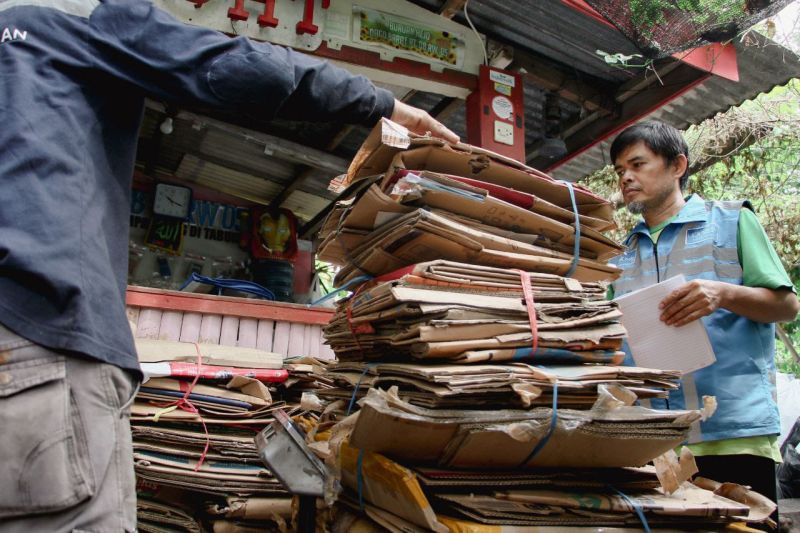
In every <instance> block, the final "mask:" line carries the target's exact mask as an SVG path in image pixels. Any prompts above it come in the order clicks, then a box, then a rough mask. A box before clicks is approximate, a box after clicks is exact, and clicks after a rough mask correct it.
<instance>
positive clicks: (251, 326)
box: [236, 318, 258, 348]
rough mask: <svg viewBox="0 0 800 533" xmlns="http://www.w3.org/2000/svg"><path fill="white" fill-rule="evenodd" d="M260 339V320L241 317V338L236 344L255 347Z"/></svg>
mask: <svg viewBox="0 0 800 533" xmlns="http://www.w3.org/2000/svg"><path fill="white" fill-rule="evenodd" d="M257 340H258V320H256V319H255V318H240V319H239V338H238V339H237V341H236V346H241V347H243V348H255V347H256V344H257Z"/></svg>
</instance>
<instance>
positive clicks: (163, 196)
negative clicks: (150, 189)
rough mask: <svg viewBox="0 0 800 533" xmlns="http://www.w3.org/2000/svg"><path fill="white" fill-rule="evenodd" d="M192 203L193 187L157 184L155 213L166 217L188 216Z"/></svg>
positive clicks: (154, 202) (154, 204)
mask: <svg viewBox="0 0 800 533" xmlns="http://www.w3.org/2000/svg"><path fill="white" fill-rule="evenodd" d="M191 204H192V189H190V188H189V187H183V186H180V185H170V184H168V183H158V184H156V193H155V198H154V200H153V213H154V214H156V215H162V216H165V217H175V218H186V217H188V216H189V208H190V207H191Z"/></svg>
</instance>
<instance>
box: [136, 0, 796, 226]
mask: <svg viewBox="0 0 800 533" xmlns="http://www.w3.org/2000/svg"><path fill="white" fill-rule="evenodd" d="M413 3H416V4H417V5H420V6H422V7H425V8H427V9H429V10H431V11H432V12H433V13H438V11H439V9H440V8H441V7H442V5H443V4H444V2H442V1H441V0H413ZM469 13H470V18H471V19H472V21H473V22H474V23H475V25H476V26H477V28H478V30H479V31H480V32H481V33H484V34H485V35H487V36H488V37H490V38H491V39H493V40H495V41H498V42H500V43H501V44H506V45H511V46H513V47H514V49H515V54H516V55H517V57H518V58H519V57H526V58H528V62H527V63H526V64H527V65H528V68H535V65H543V66H544V67H547V68H550V69H554V70H555V72H557V73H560V76H561V78H562V82H563V83H568V82H573V81H577V82H579V83H583V84H584V86H585V87H586V86H588V87H589V88H595V89H596V90H597V92H598V93H601V95H602V96H607V97H608V98H609V101H613V96H614V94H615V93H616V91H617V90H619V88H620V87H621V86H623V84H625V83H626V82H627V83H629V82H630V81H631V80H632V79H633V80H635V79H642V78H644V76H645V73H644V71H643V70H641V69H628V70H623V69H619V68H615V67H613V66H610V65H608V64H606V63H605V61H604V60H603V58H602V57H601V56H600V55H598V54H597V53H596V51H597V50H598V49H599V50H604V51H607V52H610V53H617V52H621V53H626V54H631V53H635V52H636V50H635V48H634V47H633V45H632V44H631V43H630V42H629V41H628V40H627V39H626V38H625V37H624V36H623V35H622V34H621V33H619V32H617V31H616V30H615V29H614V28H611V27H609V26H608V25H606V24H603V23H602V22H600V21H597V20H595V19H593V18H592V17H590V16H588V15H586V14H585V13H582V12H580V11H578V10H576V9H574V8H572V7H569V6H568V5H567V4H566V3H565V2H564V1H562V0H537V1H535V2H533V1H529V0H508V1H503V0H472V1H471V2H470V3H469ZM456 20H457V21H458V22H460V23H462V24H466V21H465V19H464V15H463V11H462V12H460V13H459V14H457V16H456ZM737 47H738V48H740V51H739V70H740V72H741V75H742V81H741V82H740V83H733V82H730V81H728V80H725V79H722V78H717V77H712V78H711V79H709V80H707V81H706V82H705V83H703V84H702V85H700V86H698V87H695V88H694V89H692V90H690V91H689V92H686V93H684V94H683V95H682V96H680V97H679V98H677V99H675V100H673V101H672V102H670V103H669V104H668V105H665V106H662V107H661V108H660V109H658V110H656V111H655V112H653V113H651V114H650V115H649V116H650V117H653V118H660V119H662V120H665V121H667V122H669V123H671V124H673V125H676V126H678V127H684V126H686V125H688V124H690V123H697V122H699V121H701V120H702V119H704V118H706V117H708V116H712V115H713V114H715V113H717V112H719V111H723V110H725V109H727V108H729V107H730V106H732V105H736V104H738V103H741V102H742V101H744V100H746V99H748V98H752V97H753V96H755V95H757V94H758V93H760V92H763V91H766V90H769V89H770V88H772V87H773V86H775V85H778V84H782V83H785V82H786V81H788V80H789V79H790V78H792V77H796V76H798V75H800V70H798V61H797V58H796V57H795V56H794V55H792V54H788V55H787V54H785V51H784V50H783V49H782V48H780V47H777V46H773V47H761V48H752V47H744V46H743V45H741V44H737ZM531 58H532V60H531ZM668 61H669V60H668ZM513 66H514V64H512V67H513ZM536 75H540V72H539V71H537V72H531V73H530V74H529V75H528V76H526V77H525V78H524V79H525V81H524V89H525V125H526V134H525V138H526V147H527V149H528V151H529V152H531V151H532V150H534V149H535V148H536V146H537V144H538V143H539V141H540V140H541V139H542V138H543V135H544V131H543V130H544V117H543V107H544V101H545V95H546V94H547V91H546V90H545V89H544V88H543V87H541V86H539V85H537V84H536V83H534V82H532V80H536V79H537V77H536ZM559 83H561V82H559ZM388 88H390V89H391V90H392V91H393V92H394V93H395V94H396V95H397V96H402V95H403V94H405V92H407V91H406V89H404V88H402V87H396V86H389V87H388ZM549 88H550V89H553V87H549ZM653 89H657V87H651V88H650V89H646V90H653ZM676 89H680V87H678V88H676ZM555 90H556V91H558V90H559V87H556V88H555ZM408 101H409V103H411V104H412V105H414V106H417V107H420V108H422V109H425V110H427V111H433V110H434V109H436V108H438V107H439V106H440V104H442V103H443V100H442V96H440V95H437V94H432V93H426V92H421V91H420V92H415V93H413V94H412V95H411V96H410V98H409V100H408ZM577 101H580V98H578V99H577ZM560 109H561V114H562V121H563V124H565V125H569V124H574V123H576V122H577V121H578V120H579V119H585V118H586V116H592V115H591V113H590V112H589V111H587V109H586V108H585V107H582V106H581V105H579V104H578V103H576V102H575V101H567V100H565V99H560ZM451 111H452V112H451V113H450V114H449V116H447V117H446V118H443V122H444V123H445V124H446V125H447V126H448V127H449V128H450V129H452V130H453V131H455V132H456V133H457V134H459V135H461V136H462V138H465V139H466V125H465V110H464V104H463V102H457V104H456V107H455V108H454V109H453V110H451ZM195 112H197V113H203V110H195ZM209 114H210V115H211V116H214V117H215V118H216V119H218V120H226V121H230V122H234V123H236V124H237V127H239V128H240V129H241V128H250V129H252V130H254V131H257V132H266V133H268V134H271V135H273V136H276V137H280V138H282V139H288V140H290V141H293V142H295V143H298V144H299V145H301V146H305V147H308V148H310V149H316V150H326V151H329V152H330V153H331V154H333V155H335V156H338V157H339V158H342V159H345V160H348V159H350V158H352V156H353V155H354V154H355V152H356V150H357V149H358V148H359V146H360V145H361V143H362V142H363V140H364V138H365V137H366V135H367V133H368V129H367V128H363V127H352V128H347V129H345V127H344V126H343V125H341V124H311V123H294V122H287V121H281V120H275V121H272V122H264V121H259V120H257V119H255V118H253V117H251V116H233V117H231V116H224V115H219V114H211V113H210V112H209ZM164 117H165V114H164V112H163V110H158V109H152V108H151V109H148V110H147V113H146V115H145V122H144V124H143V127H142V133H141V139H140V145H139V152H138V157H137V160H138V163H139V165H140V168H148V167H149V166H150V165H149V164H148V163H149V162H151V160H152V158H151V156H152V153H153V148H154V145H155V144H158V147H159V148H158V157H157V159H156V160H155V166H156V170H159V171H162V172H167V173H173V174H174V175H177V176H181V177H184V178H186V179H191V180H195V181H196V182H197V183H204V184H207V185H208V186H210V187H212V188H215V189H218V190H227V191H236V192H237V194H241V195H243V196H244V197H249V198H254V199H255V198H256V197H257V199H258V201H260V202H262V203H265V202H269V201H271V200H272V199H273V198H275V197H276V196H277V195H279V194H281V192H282V191H284V189H285V188H286V187H290V186H292V184H293V182H294V181H295V180H296V179H297V177H298V176H304V179H303V180H302V182H300V183H299V184H297V186H296V189H295V190H294V192H293V193H292V194H290V195H289V196H288V198H287V199H286V200H285V201H284V203H283V205H284V206H286V207H290V208H292V209H293V210H294V211H296V213H297V215H298V216H299V217H300V218H303V219H309V218H311V217H312V216H313V215H314V214H316V212H317V211H319V210H320V209H322V207H323V206H324V205H325V204H326V203H327V202H329V201H330V200H332V199H333V198H334V197H335V196H334V195H333V194H332V193H331V192H330V191H328V190H327V186H328V183H329V181H330V180H331V178H333V177H334V172H331V171H329V170H328V171H326V170H318V169H317V170H312V171H309V170H308V167H306V166H304V165H301V164H298V163H296V162H290V161H287V160H285V159H281V158H279V157H276V156H275V155H269V154H266V153H265V152H264V143H260V142H257V141H254V140H253V139H252V138H248V137H247V136H246V135H244V136H243V135H241V134H236V133H235V132H232V131H221V130H220V129H214V128H209V127H205V126H204V125H203V124H202V123H198V121H192V120H181V119H176V120H175V125H174V132H173V133H172V134H171V135H166V136H162V135H160V134H157V133H156V131H157V129H158V126H159V124H160V123H161V121H163V119H164ZM604 120H605V121H607V122H608V123H609V129H611V130H613V129H614V128H616V127H619V126H621V122H622V120H623V119H616V118H615V116H614V114H613V113H612V114H611V115H608V113H606V114H605V118H604ZM615 120H616V122H615ZM199 122H202V120H201V121H199ZM343 131H344V132H346V135H344V137H343V139H341V140H340V142H339V144H338V145H337V146H336V147H335V148H333V149H331V150H327V148H328V147H329V146H330V145H331V142H332V141H333V140H334V139H336V138H337V136H339V135H340V133H342V132H343ZM589 131H591V130H589ZM603 131H605V130H603ZM573 148H575V149H580V148H582V146H577V147H573ZM607 150H608V141H606V142H601V143H599V144H595V145H593V146H592V147H591V148H589V149H587V150H584V151H582V152H580V153H579V155H577V156H575V157H573V158H571V159H570V160H569V161H567V162H566V163H564V164H563V165H561V166H559V167H558V168H557V169H556V170H554V171H552V174H554V175H555V176H556V177H559V178H564V179H574V178H576V177H580V176H584V175H586V174H588V173H590V172H592V171H594V170H596V169H597V168H600V167H602V166H603V165H604V164H605V163H606V161H605V157H607V155H606V154H607ZM201 160H203V161H204V162H203V161H201ZM537 161H540V160H537ZM540 164H542V163H540ZM545 164H546V163H545Z"/></svg>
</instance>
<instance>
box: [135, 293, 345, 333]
mask: <svg viewBox="0 0 800 533" xmlns="http://www.w3.org/2000/svg"><path fill="white" fill-rule="evenodd" d="M126 303H127V304H128V305H131V306H137V307H148V308H157V309H161V310H170V311H184V312H186V311H190V312H194V313H203V314H221V315H231V316H236V317H244V318H257V319H268V320H280V321H283V322H300V323H303V324H320V325H325V324H327V323H328V322H330V320H331V317H333V309H330V308H328V307H309V306H307V305H300V304H289V303H284V302H268V301H266V300H255V299H252V298H233V297H230V296H214V295H210V294H193V293H188V292H178V291H165V290H160V289H150V288H146V287H133V286H131V287H128V292H127V295H126Z"/></svg>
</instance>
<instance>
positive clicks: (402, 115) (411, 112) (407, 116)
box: [392, 100, 460, 143]
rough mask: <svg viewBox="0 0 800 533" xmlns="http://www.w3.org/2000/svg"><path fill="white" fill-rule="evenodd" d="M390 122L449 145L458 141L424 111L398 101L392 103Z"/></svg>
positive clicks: (454, 135)
mask: <svg viewBox="0 0 800 533" xmlns="http://www.w3.org/2000/svg"><path fill="white" fill-rule="evenodd" d="M392 120H393V121H395V122H397V123H398V124H402V125H403V126H405V127H406V128H408V129H409V130H411V131H413V132H414V133H418V134H420V135H425V134H426V133H429V132H430V134H431V135H433V136H434V137H439V138H440V139H444V140H446V141H448V142H451V143H457V142H459V140H460V139H459V137H458V135H456V134H455V133H453V132H452V131H450V130H449V129H448V128H447V127H446V126H445V125H444V124H442V123H441V122H439V121H438V120H436V119H435V118H433V117H432V116H430V114H428V113H427V112H426V111H423V110H422V109H418V108H416V107H412V106H410V105H408V104H406V103H404V102H401V101H400V100H395V102H394V112H393V113H392Z"/></svg>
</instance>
